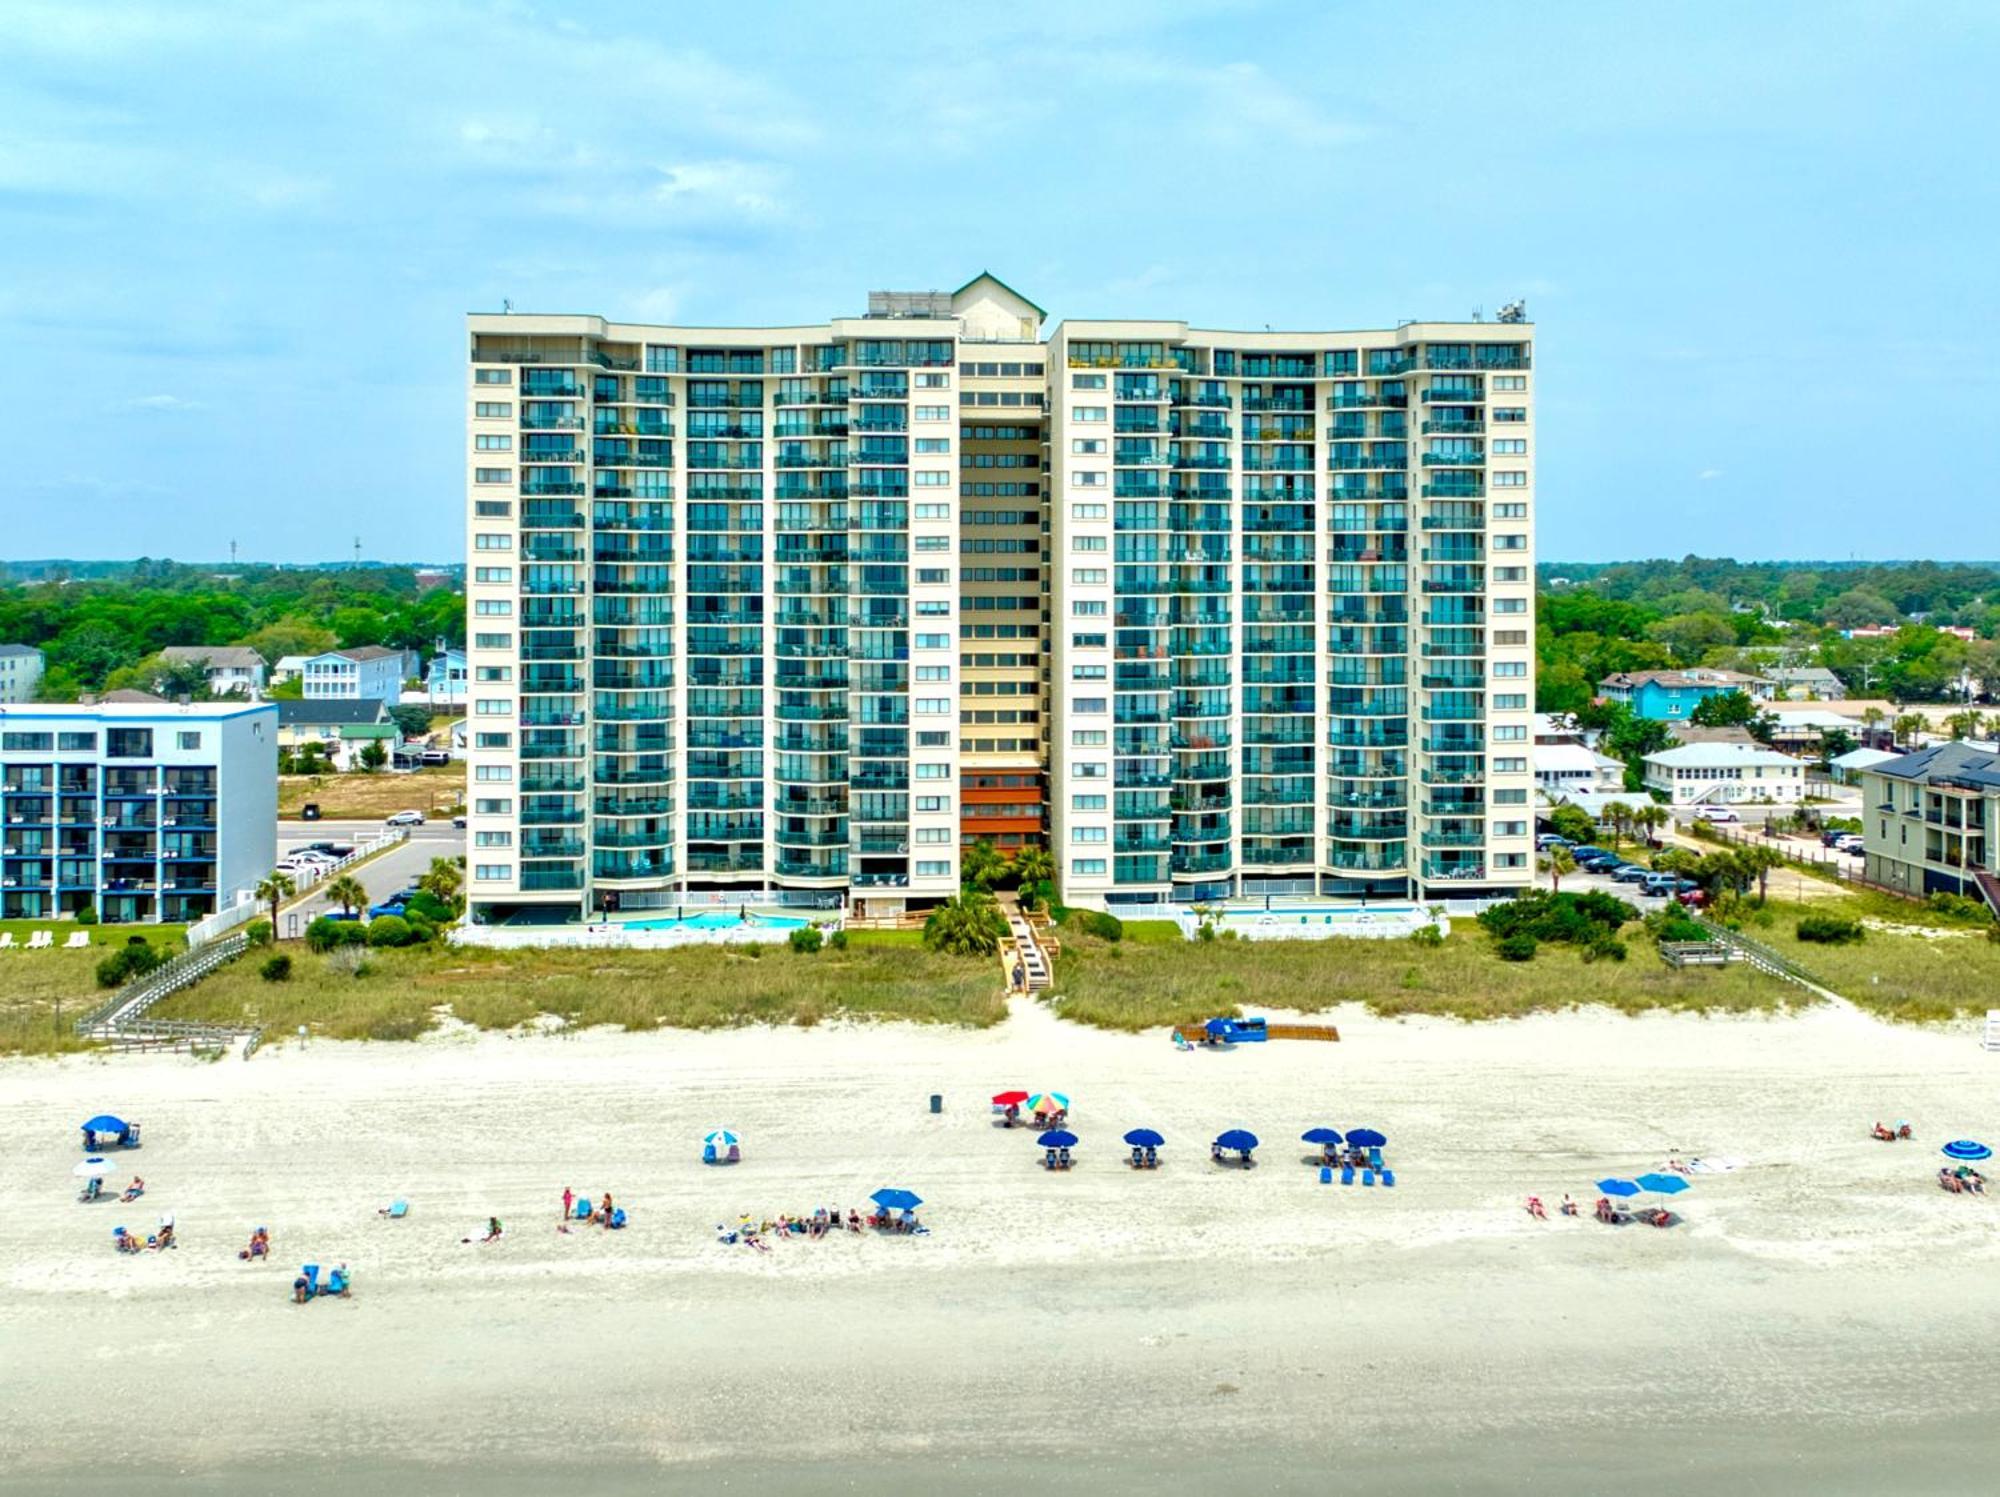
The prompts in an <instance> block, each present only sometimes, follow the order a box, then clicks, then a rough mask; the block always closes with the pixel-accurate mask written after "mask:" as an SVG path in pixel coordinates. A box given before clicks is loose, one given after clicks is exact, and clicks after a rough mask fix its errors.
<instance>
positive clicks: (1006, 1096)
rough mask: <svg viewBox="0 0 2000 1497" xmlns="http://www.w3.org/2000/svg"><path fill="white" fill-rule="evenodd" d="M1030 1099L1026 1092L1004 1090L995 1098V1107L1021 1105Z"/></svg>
mask: <svg viewBox="0 0 2000 1497" xmlns="http://www.w3.org/2000/svg"><path fill="white" fill-rule="evenodd" d="M1027 1100H1028V1094H1027V1093H1026V1092H1002V1093H1000V1095H998V1096H997V1097H995V1098H994V1099H993V1105H994V1106H995V1107H1019V1106H1020V1105H1021V1104H1022V1103H1023V1102H1025V1101H1027Z"/></svg>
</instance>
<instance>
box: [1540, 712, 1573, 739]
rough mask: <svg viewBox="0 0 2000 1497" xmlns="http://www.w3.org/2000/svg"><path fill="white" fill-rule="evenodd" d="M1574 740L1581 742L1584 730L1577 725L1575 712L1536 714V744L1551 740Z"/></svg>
mask: <svg viewBox="0 0 2000 1497" xmlns="http://www.w3.org/2000/svg"><path fill="white" fill-rule="evenodd" d="M1563 738H1572V739H1575V740H1577V741H1578V742H1581V741H1582V739H1583V729H1582V728H1580V727H1578V726H1577V725H1576V714H1575V713H1573V712H1537V713H1536V714H1535V742H1537V743H1543V742H1547V741H1548V740H1550V739H1563Z"/></svg>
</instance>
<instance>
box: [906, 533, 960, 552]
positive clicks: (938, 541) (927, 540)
mask: <svg viewBox="0 0 2000 1497" xmlns="http://www.w3.org/2000/svg"><path fill="white" fill-rule="evenodd" d="M911 549H912V550H914V551H949V550H950V549H951V537H950V536H948V535H920V536H918V537H917V538H916V540H915V541H913V542H912V543H911Z"/></svg>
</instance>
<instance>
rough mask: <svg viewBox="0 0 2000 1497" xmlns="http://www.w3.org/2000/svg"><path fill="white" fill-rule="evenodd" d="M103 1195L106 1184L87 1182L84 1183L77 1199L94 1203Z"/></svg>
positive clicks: (94, 1181)
mask: <svg viewBox="0 0 2000 1497" xmlns="http://www.w3.org/2000/svg"><path fill="white" fill-rule="evenodd" d="M103 1194H104V1182H103V1181H102V1180H86V1181H84V1182H83V1189H82V1190H81V1191H79V1192H78V1193H77V1197H76V1198H77V1200H79V1201H94V1200H96V1199H97V1198H98V1197H99V1196H101V1195H103Z"/></svg>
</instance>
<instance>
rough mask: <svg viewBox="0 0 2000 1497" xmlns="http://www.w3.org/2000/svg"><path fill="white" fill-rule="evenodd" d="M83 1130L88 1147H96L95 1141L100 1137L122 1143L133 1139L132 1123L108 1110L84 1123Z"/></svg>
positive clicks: (107, 1140)
mask: <svg viewBox="0 0 2000 1497" xmlns="http://www.w3.org/2000/svg"><path fill="white" fill-rule="evenodd" d="M82 1132H83V1136H84V1140H85V1144H84V1147H86V1148H91V1147H94V1146H95V1142H94V1141H95V1140H99V1139H102V1140H104V1141H106V1142H114V1141H115V1142H117V1143H121V1144H122V1143H128V1142H130V1141H131V1137H132V1125H131V1124H130V1123H128V1122H126V1121H125V1120H124V1119H123V1118H118V1117H113V1116H112V1115H111V1114H110V1113H108V1112H100V1113H99V1114H98V1115H97V1116H96V1117H94V1118H92V1119H91V1120H90V1121H89V1122H87V1123H85V1124H84V1125H83V1129H82Z"/></svg>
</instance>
